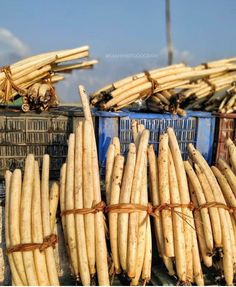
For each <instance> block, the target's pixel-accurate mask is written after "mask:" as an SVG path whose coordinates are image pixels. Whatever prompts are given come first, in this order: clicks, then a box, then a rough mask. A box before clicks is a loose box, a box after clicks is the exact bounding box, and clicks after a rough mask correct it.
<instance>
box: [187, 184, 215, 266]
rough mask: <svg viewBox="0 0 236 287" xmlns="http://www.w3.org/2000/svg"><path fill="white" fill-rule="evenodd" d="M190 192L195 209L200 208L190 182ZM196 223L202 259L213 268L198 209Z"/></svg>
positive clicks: (195, 215)
mask: <svg viewBox="0 0 236 287" xmlns="http://www.w3.org/2000/svg"><path fill="white" fill-rule="evenodd" d="M189 192H190V195H191V200H192V202H193V205H194V207H195V208H198V207H199V205H198V201H197V197H196V193H195V190H194V188H193V186H192V184H191V183H190V182H189ZM194 221H195V227H196V233H197V236H198V242H199V248H200V253H201V257H202V259H203V262H204V264H205V265H206V267H211V266H212V257H211V254H210V255H209V253H208V248H207V246H206V241H205V236H204V230H203V226H202V219H201V214H200V211H199V210H198V209H196V210H195V212H194Z"/></svg>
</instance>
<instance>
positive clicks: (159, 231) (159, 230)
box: [148, 145, 175, 276]
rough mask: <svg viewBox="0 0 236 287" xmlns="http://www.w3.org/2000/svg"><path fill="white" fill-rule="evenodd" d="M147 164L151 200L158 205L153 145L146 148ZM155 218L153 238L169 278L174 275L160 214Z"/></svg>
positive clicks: (156, 171) (156, 173)
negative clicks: (167, 252) (166, 250)
mask: <svg viewBox="0 0 236 287" xmlns="http://www.w3.org/2000/svg"><path fill="white" fill-rule="evenodd" d="M148 162H149V174H150V184H149V188H150V192H151V200H152V203H153V205H154V206H158V205H160V198H159V191H158V186H159V184H158V170H157V167H158V166H157V160H156V158H155V153H154V149H153V145H149V147H148ZM155 213H156V215H157V216H156V217H155V219H154V223H155V224H154V228H155V236H156V241H157V248H158V251H159V255H160V257H162V259H163V262H164V264H165V266H166V268H167V270H168V273H169V275H170V276H173V275H174V274H175V271H174V269H173V263H172V260H171V258H169V257H167V256H166V255H165V247H164V237H163V227H162V221H161V216H160V212H159V211H156V212H155Z"/></svg>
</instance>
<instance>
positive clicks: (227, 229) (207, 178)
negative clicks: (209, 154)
mask: <svg viewBox="0 0 236 287" xmlns="http://www.w3.org/2000/svg"><path fill="white" fill-rule="evenodd" d="M188 150H189V155H190V157H191V159H192V161H193V163H194V169H195V171H194V169H193V168H192V167H191V165H190V164H189V163H186V165H185V167H186V171H187V173H188V176H189V181H190V183H191V185H192V186H193V189H194V193H195V195H196V196H195V199H194V198H193V201H195V203H196V204H197V207H196V210H195V213H196V212H200V213H201V220H202V223H203V228H204V229H206V230H207V229H208V230H209V232H208V236H209V234H210V228H212V236H213V243H214V246H213V251H215V250H218V251H219V252H221V253H222V259H221V260H222V269H223V273H224V277H225V281H226V283H227V285H233V278H234V274H235V259H236V258H235V254H236V249H235V246H236V245H235V243H236V241H235V229H234V226H235V224H234V223H235V221H234V217H233V216H232V215H230V212H229V211H230V209H229V208H228V206H227V202H228V200H229V198H231V196H233V192H232V190H231V189H230V185H229V184H228V183H227V180H226V174H227V175H230V176H231V175H232V174H233V173H232V174H231V172H232V171H231V169H230V167H229V166H228V165H227V164H226V163H225V162H223V161H222V160H220V161H219V167H220V169H222V171H223V173H224V172H226V173H225V177H224V175H223V174H222V173H221V172H220V170H218V169H217V168H216V167H212V168H210V167H209V165H208V164H207V162H206V161H205V159H204V158H203V156H202V155H201V154H200V152H199V151H198V150H196V149H195V148H194V147H193V145H192V144H190V145H189V147H188ZM190 173H194V176H195V180H198V181H199V182H200V186H201V192H202V193H203V197H205V203H203V202H201V201H200V197H199V194H198V191H197V188H196V186H195V187H194V182H193V179H191V175H190ZM231 179H232V178H231ZM232 198H233V197H232ZM234 203H235V201H234ZM234 203H233V204H234ZM203 210H206V211H208V218H210V222H211V224H209V223H207V222H206V221H203V220H204V217H203ZM206 211H205V213H206V215H205V216H207V212H206ZM232 219H233V220H232ZM196 224H197V223H196ZM204 235H205V247H207V248H206V249H205V251H204V243H203V242H202V243H201V244H200V250H201V253H202V257H203V260H204V263H205V264H206V265H207V263H206V262H205V260H207V261H208V263H209V262H210V261H209V259H208V258H207V257H206V256H207V255H209V251H210V253H211V252H212V251H211V250H210V249H209V245H208V244H207V239H206V238H207V237H206V233H205V234H204ZM199 236H200V234H199ZM201 241H202V239H200V238H199V242H201ZM201 246H202V247H201ZM203 252H204V253H203ZM206 252H207V253H206ZM213 255H214V253H213ZM214 260H217V258H215V257H214V256H213V261H214Z"/></svg>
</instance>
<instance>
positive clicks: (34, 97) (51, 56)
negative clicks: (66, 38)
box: [0, 46, 97, 111]
mask: <svg viewBox="0 0 236 287" xmlns="http://www.w3.org/2000/svg"><path fill="white" fill-rule="evenodd" d="M88 56H89V47H88V46H84V47H80V48H75V49H68V50H60V51H53V52H48V53H43V54H39V55H35V56H32V57H29V58H26V59H23V60H21V61H18V62H16V63H14V64H12V65H10V66H4V67H1V68H0V102H1V103H3V104H5V103H8V102H9V101H13V100H14V98H15V97H16V96H17V95H20V96H22V97H23V105H22V109H23V111H28V110H30V109H37V110H39V111H42V110H47V109H48V108H49V107H53V106H55V105H58V98H57V96H56V93H55V89H54V87H53V84H54V83H57V82H59V81H61V80H63V79H64V76H62V75H61V73H70V72H71V71H72V70H74V69H88V68H92V67H93V65H94V64H96V63H97V61H96V60H87V59H86V58H87V57H88ZM83 58H85V59H84V60H83V61H79V62H75V63H73V62H72V61H75V60H80V59H83ZM64 62H68V63H66V64H65V63H64Z"/></svg>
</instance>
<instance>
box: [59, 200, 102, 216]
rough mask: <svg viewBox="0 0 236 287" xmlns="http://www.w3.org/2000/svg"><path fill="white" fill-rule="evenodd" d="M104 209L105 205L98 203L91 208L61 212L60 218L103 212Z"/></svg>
mask: <svg viewBox="0 0 236 287" xmlns="http://www.w3.org/2000/svg"><path fill="white" fill-rule="evenodd" d="M105 208H106V204H105V202H104V201H100V202H99V203H97V204H95V205H94V206H93V207H92V208H78V209H76V208H74V209H69V210H63V211H62V212H61V216H64V215H69V214H82V215H86V214H89V213H93V214H95V213H97V212H103V211H104V209H105Z"/></svg>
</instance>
